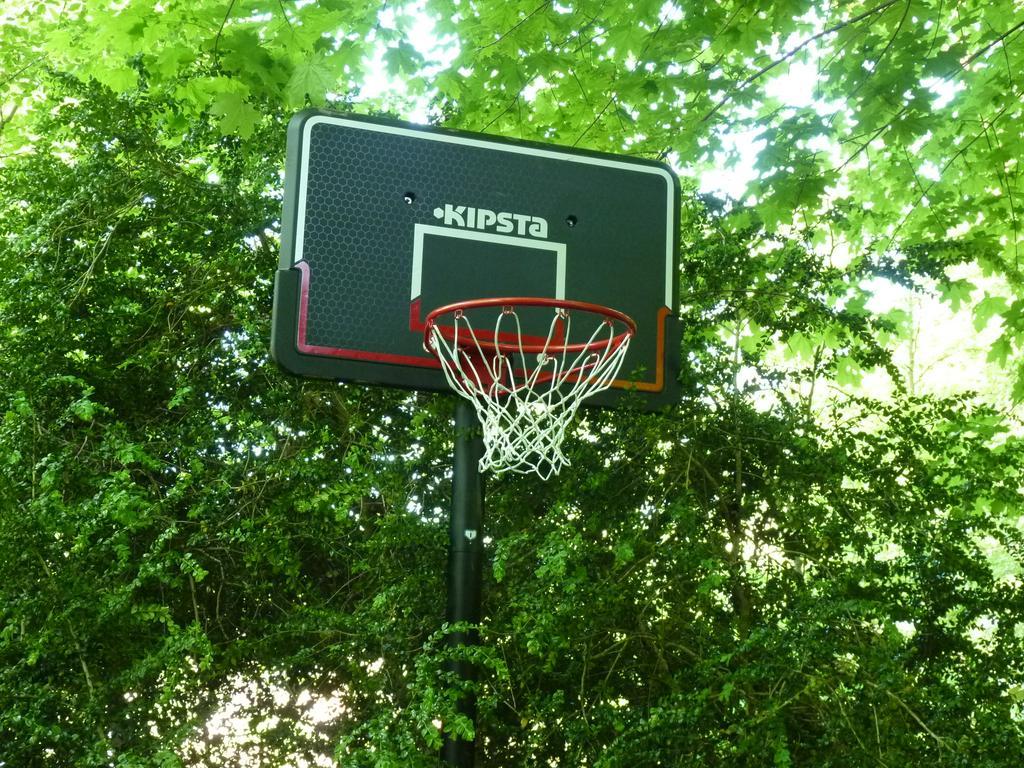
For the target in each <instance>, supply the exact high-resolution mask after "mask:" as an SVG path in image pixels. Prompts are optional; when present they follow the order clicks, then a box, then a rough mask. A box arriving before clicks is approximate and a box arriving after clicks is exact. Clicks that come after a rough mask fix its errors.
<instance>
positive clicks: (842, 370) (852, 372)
mask: <svg viewBox="0 0 1024 768" xmlns="http://www.w3.org/2000/svg"><path fill="white" fill-rule="evenodd" d="M863 374H864V372H863V370H862V369H861V367H860V365H859V364H858V363H857V361H856V360H854V359H853V358H851V357H847V356H845V355H843V356H840V357H839V358H838V359H837V360H836V383H837V384H838V385H839V386H841V387H858V386H860V382H861V378H862V377H863Z"/></svg>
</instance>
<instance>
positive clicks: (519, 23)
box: [477, 0, 551, 51]
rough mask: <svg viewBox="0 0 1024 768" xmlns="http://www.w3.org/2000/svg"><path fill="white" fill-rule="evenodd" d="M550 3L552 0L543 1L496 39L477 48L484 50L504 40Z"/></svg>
mask: <svg viewBox="0 0 1024 768" xmlns="http://www.w3.org/2000/svg"><path fill="white" fill-rule="evenodd" d="M550 4H551V0H544V2H543V3H541V4H540V5H538V6H537V7H536V8H534V9H533V10H532V11H530V12H529V13H528V14H526V16H524V17H523V18H522V19H520V20H519V21H518V22H517V23H516V24H514V25H512V26H511V27H509V28H508V29H507V30H505V31H504V32H502V33H501V34H500V35H498V37H497V38H496V39H494V40H492V41H491V42H489V43H487V45H481V46H480V47H479V48H477V50H478V51H482V50H484V49H486V48H490V47H491V46H492V45H497V44H498V43H500V42H501V41H502V40H504V39H505V38H506V37H508V36H509V35H511V34H512V33H513V32H515V31H516V30H517V29H519V28H520V27H521V26H523V24H525V23H526V22H528V21H529V20H530V19H532V18H533V17H534V16H536V15H537V14H538V13H540V12H541V11H543V10H544V9H545V8H547V7H548V5H550Z"/></svg>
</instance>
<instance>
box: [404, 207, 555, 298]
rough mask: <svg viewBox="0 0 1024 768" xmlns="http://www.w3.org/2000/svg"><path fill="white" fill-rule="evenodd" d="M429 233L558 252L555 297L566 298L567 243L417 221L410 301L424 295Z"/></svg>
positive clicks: (414, 235) (414, 232)
mask: <svg viewBox="0 0 1024 768" xmlns="http://www.w3.org/2000/svg"><path fill="white" fill-rule="evenodd" d="M427 235H438V236H440V237H455V238H458V239H460V240H473V241H474V242H482V243H497V244H499V245H515V246H519V247H521V248H532V249H533V250H539V251H554V254H555V298H556V299H565V243H556V242H553V241H551V240H534V239H531V238H529V237H512V236H511V235H498V234H494V233H493V232H477V231H474V230H472V229H455V228H454V227H442V226H438V225H437V224H416V225H415V226H414V231H413V248H412V291H411V294H410V296H409V301H416V299H418V298H419V297H420V293H421V290H422V287H423V239H424V238H425V237H426V236H427Z"/></svg>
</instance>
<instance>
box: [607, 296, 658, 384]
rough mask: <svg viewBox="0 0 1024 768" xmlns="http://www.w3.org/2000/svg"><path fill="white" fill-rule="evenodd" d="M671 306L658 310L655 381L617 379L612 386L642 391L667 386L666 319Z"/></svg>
mask: <svg viewBox="0 0 1024 768" xmlns="http://www.w3.org/2000/svg"><path fill="white" fill-rule="evenodd" d="M668 315H669V308H668V307H662V308H661V309H659V310H658V351H657V354H656V355H655V363H654V381H630V380H629V379H616V380H615V381H613V382H612V386H613V387H615V388H616V389H637V390H640V391H641V392H661V390H662V389H664V387H665V320H666V319H668Z"/></svg>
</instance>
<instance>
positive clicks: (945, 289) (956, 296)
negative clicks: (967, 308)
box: [939, 278, 976, 312]
mask: <svg viewBox="0 0 1024 768" xmlns="http://www.w3.org/2000/svg"><path fill="white" fill-rule="evenodd" d="M975 288H976V286H975V285H974V284H973V283H971V282H970V281H968V280H964V279H962V278H961V279H960V280H951V281H949V282H948V283H945V284H944V285H940V286H939V293H940V295H941V296H942V300H943V301H947V302H949V304H950V305H951V306H952V307H953V311H954V312H959V311H960V307H961V306H962V305H964V304H969V303H970V301H971V291H973V290H974V289H975Z"/></svg>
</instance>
